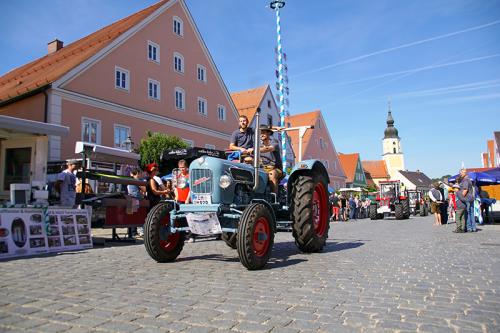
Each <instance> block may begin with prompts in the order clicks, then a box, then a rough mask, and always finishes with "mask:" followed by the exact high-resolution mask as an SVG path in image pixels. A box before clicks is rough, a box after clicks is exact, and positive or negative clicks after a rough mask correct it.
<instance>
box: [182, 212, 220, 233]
mask: <svg viewBox="0 0 500 333" xmlns="http://www.w3.org/2000/svg"><path fill="white" fill-rule="evenodd" d="M186 220H187V223H188V226H189V229H190V230H191V232H192V233H193V234H197V235H214V234H220V233H221V232H222V229H221V226H220V223H219V219H218V218H217V215H216V214H215V213H206V214H194V213H189V214H187V215H186Z"/></svg>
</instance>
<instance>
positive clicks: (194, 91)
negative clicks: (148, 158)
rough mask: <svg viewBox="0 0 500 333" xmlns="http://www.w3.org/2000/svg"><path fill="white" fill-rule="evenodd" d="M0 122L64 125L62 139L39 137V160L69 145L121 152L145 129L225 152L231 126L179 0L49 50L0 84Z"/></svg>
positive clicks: (69, 151) (217, 81)
mask: <svg viewBox="0 0 500 333" xmlns="http://www.w3.org/2000/svg"><path fill="white" fill-rule="evenodd" d="M0 114H2V115H7V116H14V117H19V118H25V119H31V120H37V121H42V122H47V123H52V124H59V125H64V126H68V127H69V128H70V133H69V135H68V137H66V138H65V139H64V141H63V140H61V138H60V137H58V136H53V135H51V136H49V143H48V145H49V153H48V154H49V156H48V157H49V158H48V159H49V161H50V160H61V159H66V158H70V157H73V156H74V149H75V142H76V141H86V142H91V143H97V144H101V145H105V146H111V147H118V148H124V146H123V142H124V141H125V140H126V139H127V137H128V136H130V137H131V139H132V141H133V142H135V143H136V144H138V143H139V142H140V140H141V138H143V137H145V134H146V132H147V131H153V132H162V133H166V134H169V135H175V136H178V137H180V138H182V139H184V140H185V141H186V142H188V143H189V144H190V145H192V146H201V147H207V148H216V149H225V148H226V147H227V145H228V142H229V138H230V134H231V132H232V131H233V130H234V129H235V128H237V126H238V119H237V118H238V112H237V110H236V107H235V106H234V104H233V101H232V99H231V97H230V95H229V92H228V90H227V88H226V86H225V84H224V82H223V80H222V78H221V75H220V73H219V72H218V70H217V68H216V66H215V64H214V62H213V59H212V57H211V55H210V53H209V51H208V49H207V47H206V45H205V43H204V41H203V39H202V37H201V35H200V33H199V31H198V30H197V28H196V25H195V23H194V21H193V18H192V16H191V15H190V13H189V10H188V8H187V7H186V4H185V3H184V1H183V0H163V1H160V2H158V3H157V4H155V5H153V6H150V7H148V8H146V9H144V10H142V11H140V12H137V13H135V14H133V15H131V16H129V17H126V18H124V19H122V20H119V21H117V22H115V23H113V24H111V25H109V26H107V27H105V28H102V29H100V30H98V31H96V32H95V33H93V34H91V35H89V36H86V37H84V38H82V39H80V40H77V41H75V42H73V43H71V44H69V45H67V46H63V43H62V42H61V41H58V40H55V41H53V42H51V43H49V44H48V54H47V55H45V56H44V57H42V58H39V59H37V60H34V61H33V62H31V63H28V64H26V65H24V66H21V67H19V68H17V69H14V70H12V71H10V72H8V73H7V74H5V75H4V76H2V77H1V78H0ZM23 144H24V143H22V142H20V143H19V146H20V147H22V145H23ZM0 145H1V143H0ZM0 156H1V155H0Z"/></svg>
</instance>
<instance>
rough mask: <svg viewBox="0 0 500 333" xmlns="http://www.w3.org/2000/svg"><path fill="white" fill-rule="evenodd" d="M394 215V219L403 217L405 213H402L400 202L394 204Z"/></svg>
mask: <svg viewBox="0 0 500 333" xmlns="http://www.w3.org/2000/svg"><path fill="white" fill-rule="evenodd" d="M394 215H395V216H396V220H402V219H404V217H405V215H404V211H403V205H402V204H400V203H397V204H395V205H394Z"/></svg>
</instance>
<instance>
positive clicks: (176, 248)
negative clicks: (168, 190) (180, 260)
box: [144, 202, 184, 262]
mask: <svg viewBox="0 0 500 333" xmlns="http://www.w3.org/2000/svg"><path fill="white" fill-rule="evenodd" d="M171 210H172V203H169V202H160V203H159V204H157V205H156V206H154V207H153V209H151V210H150V211H149V213H148V215H147V217H146V221H145V222H144V246H145V247H146V251H147V252H148V254H149V255H150V256H151V258H153V259H154V260H156V261H158V262H171V261H174V260H175V259H176V258H177V257H178V256H179V254H180V253H181V251H182V248H183V247H184V234H183V233H181V232H176V233H172V232H171V230H170V228H171V221H170V211H171Z"/></svg>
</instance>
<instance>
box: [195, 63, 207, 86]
mask: <svg viewBox="0 0 500 333" xmlns="http://www.w3.org/2000/svg"><path fill="white" fill-rule="evenodd" d="M200 71H201V72H202V73H203V78H201V79H200ZM196 76H197V78H198V81H200V82H205V83H206V82H207V68H206V67H205V66H203V65H200V64H198V65H197V66H196Z"/></svg>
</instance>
